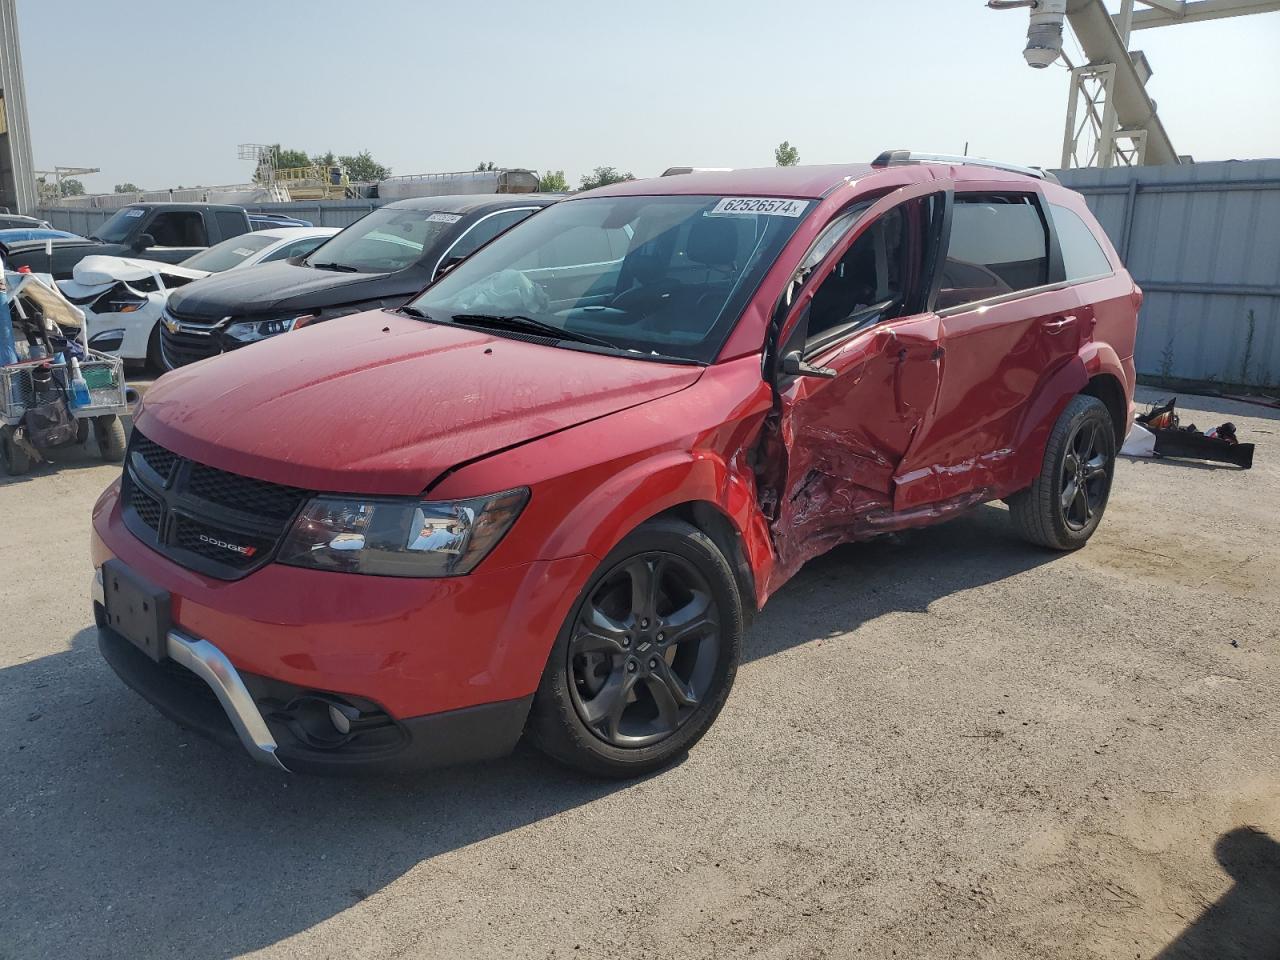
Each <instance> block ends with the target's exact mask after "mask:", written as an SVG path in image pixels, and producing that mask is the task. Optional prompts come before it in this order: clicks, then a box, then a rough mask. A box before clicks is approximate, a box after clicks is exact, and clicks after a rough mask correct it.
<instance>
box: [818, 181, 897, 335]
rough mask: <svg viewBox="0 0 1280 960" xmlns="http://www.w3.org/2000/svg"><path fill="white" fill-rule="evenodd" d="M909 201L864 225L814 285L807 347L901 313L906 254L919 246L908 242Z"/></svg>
mask: <svg viewBox="0 0 1280 960" xmlns="http://www.w3.org/2000/svg"><path fill="white" fill-rule="evenodd" d="M910 207H911V204H905V205H903V206H901V207H895V208H894V209H892V210H890V211H889V212H888V213H885V214H884V215H883V216H881V217H880V219H879V220H877V221H876V222H875V223H873V224H872V225H871V226H870V227H868V228H867V229H866V231H864V232H863V234H862V236H860V237H858V239H857V240H855V241H854V242H853V245H852V246H850V247H849V249H848V250H847V251H846V252H845V255H844V256H843V257H841V258H840V260H839V262H837V263H836V265H835V267H834V268H833V269H832V271H831V273H830V274H829V275H828V276H827V277H826V278H825V279H824V280H823V281H822V282H821V284H820V285H819V286H818V289H817V290H816V291H814V295H813V302H812V303H811V304H810V306H809V324H808V333H807V337H806V345H807V346H808V347H810V348H813V347H816V346H821V345H823V344H825V343H828V342H830V341H831V340H832V339H833V337H834V336H835V335H837V334H838V333H840V332H843V331H848V330H853V329H857V328H858V327H860V326H863V325H865V324H867V323H872V322H876V321H879V320H883V319H887V318H889V317H893V316H897V315H898V314H899V313H901V311H902V309H903V307H904V306H905V304H906V301H907V275H908V269H909V259H908V257H909V256H911V255H915V256H918V255H919V249H918V248H919V246H920V245H919V244H912V243H911V242H910V235H909V234H910V231H909V228H908V222H909V220H908V210H909V208H910ZM913 248H915V249H914V250H913ZM827 249H828V250H829V249H830V247H829V246H828V248H827Z"/></svg>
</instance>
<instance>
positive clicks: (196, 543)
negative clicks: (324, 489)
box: [122, 429, 310, 580]
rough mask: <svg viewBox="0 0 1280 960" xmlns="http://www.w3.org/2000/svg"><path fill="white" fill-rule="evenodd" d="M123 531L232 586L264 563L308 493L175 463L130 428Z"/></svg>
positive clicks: (198, 465)
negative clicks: (128, 531) (230, 581)
mask: <svg viewBox="0 0 1280 960" xmlns="http://www.w3.org/2000/svg"><path fill="white" fill-rule="evenodd" d="M122 491H123V505H124V519H125V524H126V525H127V526H128V527H129V529H130V530H131V531H132V532H133V534H134V536H136V537H138V538H139V539H140V540H142V541H143V542H144V543H146V544H148V545H149V546H151V547H152V548H153V549H155V550H157V551H159V552H160V553H162V554H164V555H165V556H167V557H169V558H170V559H172V560H174V561H175V562H176V563H179V564H181V565H182V566H184V567H189V568H191V569H193V570H198V571H200V572H201V573H205V574H208V575H209V576H211V577H216V578H219V579H222V580H236V579H239V578H240V577H243V576H246V575H248V574H249V573H252V572H253V571H254V570H257V569H258V568H259V567H261V566H262V565H263V564H265V563H268V562H270V560H271V558H272V557H273V556H274V555H275V552H276V550H277V548H278V547H279V546H280V542H281V541H282V540H283V539H284V535H285V534H286V533H287V532H288V530H289V526H290V524H291V523H292V522H293V518H294V516H295V515H296V514H297V512H298V511H299V510H300V509H301V508H302V505H303V504H304V503H305V502H306V500H307V498H308V497H309V496H310V494H309V493H308V492H307V491H305V490H300V489H298V488H297V487H289V486H285V485H283V484H277V483H268V482H267V481H265V480H258V479H255V478H253V477H244V476H241V475H239V474H235V473H228V472H227V471H225V470H219V469H217V468H216V467H211V466H208V465H207V464H203V463H197V462H195V461H194V460H188V459H186V458H185V457H180V456H178V455H177V454H176V453H174V452H173V451H171V450H167V449H165V448H164V447H162V446H160V445H159V444H158V443H156V442H154V441H153V440H151V439H149V438H147V437H145V436H143V435H142V433H141V432H140V431H139V430H137V429H134V431H133V436H132V438H131V439H130V442H129V455H128V456H127V457H126V458H125V467H124V483H123V487H122Z"/></svg>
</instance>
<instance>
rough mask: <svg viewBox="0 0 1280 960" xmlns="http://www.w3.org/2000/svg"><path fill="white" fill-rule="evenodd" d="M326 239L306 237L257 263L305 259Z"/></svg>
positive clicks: (326, 238)
mask: <svg viewBox="0 0 1280 960" xmlns="http://www.w3.org/2000/svg"><path fill="white" fill-rule="evenodd" d="M328 239H329V238H328V237H307V238H306V239H305V240H295V241H294V242H293V243H289V244H286V245H285V246H283V247H281V248H280V249H279V250H277V251H276V252H275V253H272V254H270V255H268V256H265V257H263V258H262V259H261V260H260V261H259V263H274V262H275V261H276V260H288V259H289V258H290V257H305V256H306V255H307V254H308V253H310V252H311V251H312V250H314V249H315V248H316V247H318V246H320V244H322V243H323V242H324V241H326V240H328Z"/></svg>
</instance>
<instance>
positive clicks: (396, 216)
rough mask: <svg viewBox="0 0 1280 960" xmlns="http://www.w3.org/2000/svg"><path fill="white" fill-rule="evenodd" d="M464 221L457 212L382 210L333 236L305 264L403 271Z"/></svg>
mask: <svg viewBox="0 0 1280 960" xmlns="http://www.w3.org/2000/svg"><path fill="white" fill-rule="evenodd" d="M461 219H462V217H461V216H460V215H459V214H456V213H433V212H432V211H430V210H395V209H392V208H390V207H383V208H381V209H380V210H375V211H373V212H372V213H370V214H367V215H366V216H364V217H361V218H360V219H359V220H357V221H356V222H355V223H353V224H351V226H349V227H347V228H346V229H345V230H343V231H342V232H341V233H337V234H334V236H333V239H331V240H329V241H328V242H326V243H323V244H321V245H320V246H319V247H317V248H316V249H315V250H314V251H313V252H312V254H311V255H310V256H309V257H307V261H306V262H307V264H308V265H309V266H312V267H321V268H325V269H330V270H335V269H336V270H355V271H359V272H361V273H392V272H394V271H396V270H403V269H404V268H405V267H407V266H409V265H411V264H412V263H414V262H416V261H417V260H418V258H419V257H421V256H422V251H423V250H424V249H426V248H428V247H431V246H433V245H434V244H435V242H436V241H437V240H438V239H440V237H441V235H443V234H444V233H446V232H447V231H449V230H450V229H451V228H452V227H453V225H454V224H455V223H457V222H458V221H459V220H461Z"/></svg>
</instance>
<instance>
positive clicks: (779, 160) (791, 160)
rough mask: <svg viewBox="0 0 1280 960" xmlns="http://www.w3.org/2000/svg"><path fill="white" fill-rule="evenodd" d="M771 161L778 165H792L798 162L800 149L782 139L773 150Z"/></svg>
mask: <svg viewBox="0 0 1280 960" xmlns="http://www.w3.org/2000/svg"><path fill="white" fill-rule="evenodd" d="M773 161H774V163H776V164H777V165H778V166H780V167H794V166H795V165H796V164H797V163H799V162H800V151H799V150H797V149H796V148H795V147H793V146H792V145H791V144H790V143H789V142H787V141H786V140H783V141H782V142H781V143H780V144H778V146H777V149H775V150H774V151H773Z"/></svg>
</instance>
